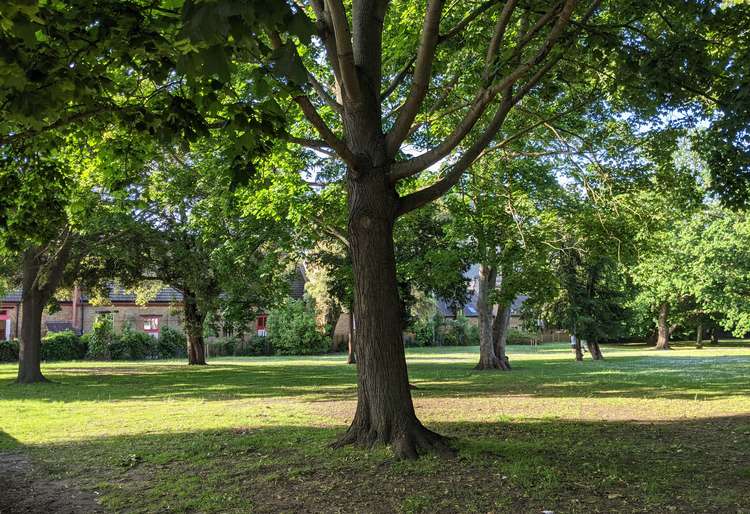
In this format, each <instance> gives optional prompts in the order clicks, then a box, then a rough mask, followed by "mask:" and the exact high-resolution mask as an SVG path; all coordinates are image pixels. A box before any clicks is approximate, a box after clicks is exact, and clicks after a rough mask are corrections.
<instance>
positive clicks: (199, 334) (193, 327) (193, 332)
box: [183, 291, 206, 366]
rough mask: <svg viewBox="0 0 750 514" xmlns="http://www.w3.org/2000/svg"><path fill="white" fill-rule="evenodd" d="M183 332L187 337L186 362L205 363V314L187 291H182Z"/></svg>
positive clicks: (193, 296) (193, 363)
mask: <svg viewBox="0 0 750 514" xmlns="http://www.w3.org/2000/svg"><path fill="white" fill-rule="evenodd" d="M183 296H184V299H183V301H184V309H185V332H187V339H188V348H187V350H188V352H187V353H188V364H191V365H200V366H202V365H205V364H206V345H205V344H204V342H203V320H204V319H205V315H204V314H203V313H202V312H201V311H200V309H199V308H198V301H197V299H196V297H195V295H194V294H192V293H190V292H189V291H185V293H184V295H183Z"/></svg>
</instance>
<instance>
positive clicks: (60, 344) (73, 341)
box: [41, 330, 88, 361]
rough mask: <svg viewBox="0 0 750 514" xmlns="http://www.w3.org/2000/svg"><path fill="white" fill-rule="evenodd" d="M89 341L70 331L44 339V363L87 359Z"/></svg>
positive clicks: (53, 334) (42, 352)
mask: <svg viewBox="0 0 750 514" xmlns="http://www.w3.org/2000/svg"><path fill="white" fill-rule="evenodd" d="M86 343H87V341H86V340H81V338H80V337H79V336H78V335H76V334H75V333H74V332H72V331H70V330H66V331H65V332H55V333H51V334H48V335H46V336H45V337H43V338H42V348H41V358H42V360H43V361H71V360H78V359H83V358H84V357H86V353H87V351H88V347H87V346H86Z"/></svg>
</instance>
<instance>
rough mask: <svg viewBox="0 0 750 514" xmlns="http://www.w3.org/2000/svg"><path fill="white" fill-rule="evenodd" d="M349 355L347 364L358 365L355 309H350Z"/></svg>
mask: <svg viewBox="0 0 750 514" xmlns="http://www.w3.org/2000/svg"><path fill="white" fill-rule="evenodd" d="M348 350H349V354H348V355H347V356H346V363H347V364H356V363H357V356H356V355H355V353H354V309H352V308H350V309H349V344H348Z"/></svg>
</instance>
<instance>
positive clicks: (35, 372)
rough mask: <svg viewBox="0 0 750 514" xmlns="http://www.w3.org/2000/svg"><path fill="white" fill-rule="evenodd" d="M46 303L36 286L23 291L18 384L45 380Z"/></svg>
mask: <svg viewBox="0 0 750 514" xmlns="http://www.w3.org/2000/svg"><path fill="white" fill-rule="evenodd" d="M25 271H26V270H24V274H25ZM24 282H25V280H24ZM46 303H47V300H45V299H44V298H43V295H42V292H41V291H39V289H37V288H36V287H32V288H31V289H30V290H28V292H27V291H24V293H23V302H22V304H21V309H22V311H21V312H22V320H21V341H20V348H19V353H18V379H17V381H18V383H19V384H32V383H34V382H47V379H46V378H44V375H42V369H41V349H42V313H43V312H44V306H45V305H46Z"/></svg>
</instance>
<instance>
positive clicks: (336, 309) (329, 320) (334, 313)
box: [325, 302, 341, 351]
mask: <svg viewBox="0 0 750 514" xmlns="http://www.w3.org/2000/svg"><path fill="white" fill-rule="evenodd" d="M340 317H341V306H340V305H339V304H338V303H336V302H333V305H331V308H330V309H328V311H327V312H326V316H325V324H326V326H327V327H328V338H329V339H330V340H331V343H333V341H334V339H335V338H334V336H335V335H336V325H337V324H338V321H339V318H340ZM334 351H338V344H336V348H334Z"/></svg>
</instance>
